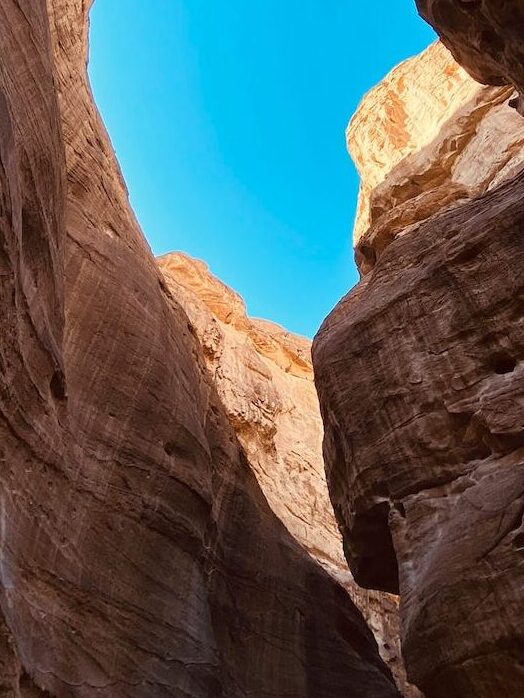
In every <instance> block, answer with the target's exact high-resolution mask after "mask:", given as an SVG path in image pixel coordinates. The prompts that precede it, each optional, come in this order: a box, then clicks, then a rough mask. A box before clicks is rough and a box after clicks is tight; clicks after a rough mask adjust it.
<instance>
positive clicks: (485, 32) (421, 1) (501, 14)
mask: <svg viewBox="0 0 524 698" xmlns="http://www.w3.org/2000/svg"><path fill="white" fill-rule="evenodd" d="M416 4H417V7H418V9H419V12H420V14H421V15H422V16H423V17H424V18H425V19H426V20H427V21H428V22H429V23H430V24H432V25H433V27H434V28H435V29H436V31H437V32H438V33H439V35H440V37H441V38H442V40H443V41H444V43H445V44H446V46H448V48H449V49H450V50H451V51H452V53H453V55H454V56H455V58H456V60H457V61H458V62H459V63H460V64H461V65H463V66H464V67H465V68H466V69H467V70H468V71H469V73H470V75H472V76H473V77H474V78H475V79H476V80H478V81H479V82H482V83H485V84H487V85H507V84H510V85H513V86H514V87H515V88H517V90H518V92H519V98H518V99H517V100H516V103H515V106H516V107H517V109H518V110H519V111H520V112H521V113H523V114H524V102H523V98H522V95H523V94H524V91H523V87H524V45H523V43H522V36H523V33H524V5H523V4H522V2H521V1H520V0H416Z"/></svg>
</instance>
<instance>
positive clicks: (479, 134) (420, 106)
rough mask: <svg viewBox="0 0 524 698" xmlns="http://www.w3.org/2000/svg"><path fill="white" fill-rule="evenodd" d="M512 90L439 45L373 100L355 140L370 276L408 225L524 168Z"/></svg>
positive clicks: (361, 245)
mask: <svg viewBox="0 0 524 698" xmlns="http://www.w3.org/2000/svg"><path fill="white" fill-rule="evenodd" d="M513 93H514V91H513V89H512V88H511V87H510V88H508V87H502V88H494V87H483V86H482V85H479V84H478V83H477V82H475V81H474V80H473V79H472V78H470V77H469V76H468V75H467V73H466V72H465V71H464V70H463V69H462V68H460V66H458V65H457V64H456V63H455V61H454V60H453V58H452V56H451V55H450V53H449V52H448V51H447V49H446V48H445V47H444V46H443V45H442V44H441V43H440V42H437V43H436V44H433V45H432V46H430V47H429V48H428V49H427V50H426V51H424V52H423V53H422V54H421V55H420V56H416V57H415V58H412V59H410V60H408V61H406V62H405V63H402V64H401V65H400V66H398V67H397V68H395V69H394V70H393V71H392V72H391V73H390V74H389V75H388V76H387V77H386V78H385V79H384V81H383V82H382V83H380V85H378V87H376V88H375V89H373V90H371V92H370V93H369V94H368V95H367V96H366V97H365V98H364V100H363V102H362V104H361V105H360V107H359V109H358V111H357V113H356V114H355V116H354V117H353V119H352V120H351V122H350V124H349V127H348V131H347V140H348V148H349V151H350V153H351V155H352V157H353V159H354V160H355V163H356V165H357V168H358V170H359V174H360V177H361V185H360V195H359V204H358V211H357V219H356V223H355V232H354V243H355V247H356V256H357V262H358V264H359V267H360V270H361V272H362V273H366V272H367V271H369V270H370V269H371V268H372V267H373V265H374V264H375V263H376V260H377V258H378V257H379V256H380V254H381V253H382V252H383V250H384V249H385V248H386V247H387V246H388V245H389V244H390V242H391V241H392V240H394V239H395V237H397V236H398V235H402V234H405V232H406V231H407V230H409V226H411V225H414V224H416V223H419V222H421V221H423V220H425V219H427V218H429V217H431V216H432V215H434V213H435V212H436V211H442V210H444V209H445V208H451V207H452V206H455V205H458V204H460V203H461V202H464V201H465V200H467V199H471V198H474V197H476V196H479V195H480V194H483V193H484V192H486V191H489V190H490V189H492V188H494V187H496V186H498V185H499V184H500V183H501V182H503V181H505V180H507V179H510V178H511V177H512V176H515V174H516V173H517V172H518V171H520V170H521V169H522V168H523V167H524V121H523V120H522V118H521V117H520V116H519V115H518V114H517V113H516V112H515V110H513V109H511V107H510V106H509V102H510V98H511V96H512V94H513Z"/></svg>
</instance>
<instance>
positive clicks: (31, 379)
mask: <svg viewBox="0 0 524 698" xmlns="http://www.w3.org/2000/svg"><path fill="white" fill-rule="evenodd" d="M88 4H89V3H85V2H80V1H79V0H55V1H54V2H49V3H46V2H44V1H43V0H3V1H2V2H1V3H0V56H1V59H2V64H1V70H0V242H1V244H0V305H1V311H2V335H1V341H0V350H1V351H0V362H1V363H0V365H1V374H0V462H1V469H0V580H1V593H0V603H1V609H2V613H3V616H4V619H5V624H2V626H1V627H0V669H1V671H2V674H1V676H0V681H1V683H0V685H2V689H3V692H4V693H5V695H13V696H16V697H17V698H19V696H24V697H27V696H38V695H42V696H44V695H45V696H53V697H56V698H71V697H75V698H77V697H78V698H93V697H94V696H97V697H99V698H104V697H107V698H124V697H126V698H128V697H129V698H146V697H148V698H150V697H152V696H155V697H156V696H158V697H160V696H176V697H177V698H179V697H180V698H182V697H184V696H191V698H211V697H212V696H213V697H217V698H218V697H219V696H223V697H224V698H226V697H227V698H237V697H238V698H241V697H243V696H248V695H249V696H274V697H275V698H281V697H282V696H296V697H297V698H300V697H302V696H304V698H305V697H306V696H315V698H323V697H325V698H336V697H337V696H340V698H342V697H344V698H345V697H346V696H348V695H351V696H355V697H357V698H358V697H362V698H372V697H373V696H376V697H377V698H381V697H386V696H395V695H398V692H397V690H396V689H395V687H394V684H393V681H392V678H391V675H390V673H389V671H388V670H387V668H386V666H385V664H384V663H383V662H382V661H381V659H380V657H379V654H378V651H377V646H376V643H375V641H374V639H373V637H372V635H371V632H370V631H369V629H368V628H367V626H366V624H365V622H364V620H363V618H362V616H361V615H360V613H359V612H358V611H357V610H356V608H355V607H354V605H353V604H352V602H351V600H350V598H349V596H348V594H347V592H346V591H345V590H344V589H343V588H342V587H341V586H340V585H339V584H337V583H336V582H335V581H334V580H333V578H332V576H330V575H329V574H328V573H327V572H326V571H325V570H323V569H322V567H321V566H320V565H319V564H318V563H317V562H316V561H315V560H314V559H313V558H312V557H311V556H310V555H309V554H308V553H307V551H306V550H304V548H302V547H301V546H300V545H299V544H298V543H297V541H296V540H295V539H294V538H293V537H292V536H291V535H290V533H289V532H288V530H287V529H286V527H285V526H284V525H283V523H282V522H281V521H280V520H279V519H278V518H277V516H276V515H275V514H274V512H273V511H272V510H271V508H270V507H269V505H268V503H267V501H266V499H265V497H264V495H263V493H262V491H261V489H260V486H259V484H258V483H257V481H256V478H255V476H254V474H253V472H252V470H251V467H250V463H249V461H248V459H247V457H246V454H245V452H244V450H243V448H242V446H241V444H240V443H239V441H238V439H237V436H236V434H235V431H234V429H233V427H232V425H231V423H230V421H229V419H228V414H227V411H226V409H225V407H224V405H223V403H222V401H221V399H220V397H219V395H218V393H217V390H216V388H215V386H214V384H213V382H212V380H211V379H210V377H209V375H208V372H207V369H206V365H205V360H204V356H203V352H202V348H201V346H200V344H199V343H198V341H197V339H196V337H195V336H194V330H193V329H192V326H191V325H190V323H189V322H188V317H187V315H186V313H185V311H184V310H183V309H182V307H181V306H180V305H179V303H178V302H177V300H176V298H175V297H174V296H173V295H172V293H171V292H170V291H169V289H168V288H167V285H166V283H165V281H164V279H163V278H162V276H161V275H160V273H159V271H158V269H157V267H156V264H155V261H154V259H153V257H152V256H151V253H150V251H149V249H148V247H147V244H146V243H145V241H144V238H143V236H142V233H141V231H140V229H139V227H138V224H137V222H136V220H135V218H134V216H133V214H132V212H131V210H130V208H129V204H128V200H127V193H126V189H125V185H124V183H123V181H122V178H121V175H120V173H119V170H118V165H117V163H116V161H115V158H114V154H113V151H112V148H111V145H110V142H109V139H108V137H107V134H106V133H105V130H104V128H103V126H102V124H101V122H100V119H99V116H98V114H97V112H96V109H95V107H94V105H93V102H92V99H91V93H90V90H89V86H88V83H87V79H86V71H85V63H86V55H87V41H86V39H87V9H88V8H87V5H88ZM48 13H49V14H48Z"/></svg>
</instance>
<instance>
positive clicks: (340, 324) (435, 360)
mask: <svg viewBox="0 0 524 698" xmlns="http://www.w3.org/2000/svg"><path fill="white" fill-rule="evenodd" d="M420 5H424V7H425V8H429V9H427V11H428V12H429V13H430V14H431V13H432V14H431V17H432V18H433V20H434V22H435V25H436V26H437V27H440V26H441V25H443V32H444V33H445V32H446V31H447V26H448V25H447V22H448V19H449V20H450V21H451V20H452V19H453V18H455V16H456V14H455V13H458V14H460V15H461V16H465V15H464V13H468V12H469V13H481V15H482V16H483V17H484V16H485V17H487V16H488V14H489V13H488V7H489V8H492V9H493V11H494V12H495V10H496V8H495V3H489V2H487V1H486V2H481V1H479V2H472V3H465V2H464V3H459V2H438V0H436V1H435V2H433V3H430V2H429V3H422V2H421V3H420ZM515 5H517V3H498V4H497V7H499V8H500V14H499V19H501V20H502V19H504V20H506V19H507V20H508V21H509V19H510V18H509V14H508V8H509V7H510V6H513V7H514V10H515V15H514V21H515V25H516V26H518V17H519V11H518V9H517V8H516V7H515ZM452 6H453V8H452ZM502 6H503V7H502ZM448 9H449V13H448ZM486 13H488V14H486ZM467 16H468V17H470V18H471V14H469V15H467ZM453 21H454V19H453ZM453 26H455V25H453ZM462 29H463V30H464V31H470V29H471V27H470V24H468V23H466V20H464V24H463V26H462ZM499 29H500V31H503V28H501V25H500V24H497V29H496V30H497V31H499ZM450 31H452V33H453V31H454V29H453V30H450ZM471 31H473V30H472V29H471ZM493 31H495V28H494V29H493ZM468 36H471V34H468ZM513 38H514V37H513ZM513 38H512V35H511V34H510V35H508V38H507V42H506V45H505V52H502V53H501V54H500V56H499V59H500V61H501V62H502V63H504V65H506V66H509V65H510V64H511V63H512V60H518V53H516V54H513V53H512V51H513V48H512V47H513V43H512V41H513ZM461 41H462V40H461V35H460V34H456V42H457V44H456V46H458V48H456V50H455V54H456V55H457V56H458V57H460V50H462V49H463V50H464V51H465V52H466V54H467V55H470V54H469V53H468V46H469V44H468V43H467V41H466V40H464V43H463V44H462V43H461ZM459 49H460V50H459ZM482 53H483V52H482V51H480V54H479V55H482ZM512 57H513V58H512ZM474 58H475V57H474V56H473V54H471V61H473V60H474ZM464 63H465V65H466V67H468V68H469V69H470V70H471V64H470V63H469V62H468V60H464ZM436 67H438V73H436V74H435V68H436ZM428 70H430V71H431V74H430V75H429V76H428V75H427V72H426V71H428ZM472 72H473V71H472ZM501 75H502V73H501ZM509 75H510V72H509V68H508V71H507V73H504V76H506V77H505V79H504V80H501V81H500V82H501V83H508V82H511V83H512V85H511V86H510V87H509V88H508V87H507V86H501V87H495V88H493V87H481V86H476V85H475V84H474V83H472V81H471V80H470V78H469V77H468V76H467V75H466V74H465V73H464V72H463V71H462V70H461V69H459V68H458V67H457V66H455V65H453V63H452V62H451V60H450V59H449V58H448V57H447V56H446V54H445V52H444V49H443V48H442V47H441V46H439V45H436V46H434V47H431V48H430V49H429V50H428V51H427V52H426V53H425V54H423V55H422V57H420V58H418V59H414V61H411V62H409V63H407V64H404V65H403V66H401V67H400V68H398V69H397V70H396V71H394V72H393V73H392V74H391V75H390V76H389V77H388V78H387V79H386V81H385V83H384V84H383V85H382V86H380V87H379V88H378V90H375V91H374V92H372V93H371V94H370V95H369V96H368V97H367V98H366V100H365V101H364V103H363V106H362V111H361V113H360V114H357V116H356V117H355V119H354V120H353V122H352V124H351V126H350V128H349V132H348V133H349V141H350V147H351V150H352V152H353V153H355V154H356V158H357V164H358V166H359V169H360V172H361V175H362V176H363V184H362V193H361V202H360V216H359V218H358V220H357V231H356V247H357V260H358V262H359V264H360V268H361V272H362V274H363V278H362V280H361V282H360V283H359V285H358V286H357V287H356V288H355V289H353V290H352V291H351V292H350V293H349V294H348V295H347V296H346V297H345V298H344V299H342V301H341V302H340V303H339V304H338V306H337V307H336V308H335V309H334V310H333V312H332V313H331V314H330V316H329V317H328V318H327V319H326V321H325V322H324V324H323V326H322V328H321V329H320V331H319V333H318V335H317V337H316V338H315V341H314V345H313V362H314V366H315V373H316V384H317V388H318V392H319V396H320V404H321V411H322V415H323V420H324V426H325V440H324V454H325V459H326V468H327V477H328V485H329V489H330V495H331V500H332V502H333V504H334V507H335V513H336V517H337V520H338V522H339V525H340V527H341V530H342V532H343V535H344V539H345V550H346V555H347V558H348V560H349V562H350V566H351V569H352V571H353V573H354V576H355V579H356V580H357V582H359V583H360V584H361V585H363V586H365V587H367V588H373V589H382V590H386V591H390V592H398V591H399V592H400V596H401V625H402V642H403V654H404V659H405V662H406V665H407V671H408V678H409V679H410V680H411V681H413V682H414V683H415V684H417V685H418V687H419V688H420V689H421V690H422V691H423V692H424V694H425V695H426V696H427V698H455V697H456V698H469V697H471V698H499V697H500V696H510V697H511V698H518V697H519V696H522V695H524V635H523V631H522V625H523V620H524V618H523V608H524V607H523V606H522V598H523V590H524V565H523V564H522V562H523V558H522V555H523V549H524V546H523V540H524V521H523V513H524V479H523V478H524V370H523V365H524V364H523V360H524V334H523V328H524V322H523V317H524V303H523V299H524V276H523V271H522V270H523V268H524V267H523V263H524V239H523V237H522V230H523V226H524V204H523V201H524V197H523V194H524V174H523V173H522V135H523V130H522V129H523V126H522V124H523V122H522V118H521V117H520V116H519V114H518V113H517V112H516V111H515V110H513V109H512V108H511V106H510V105H509V103H508V102H509V99H510V98H511V96H512V93H513V91H514V87H516V88H517V89H520V88H521V87H522V83H519V82H518V81H517V79H516V78H515V75H516V73H515V72H513V73H512V76H513V77H512V79H511V80H510V79H509ZM478 77H480V76H478ZM487 77H489V76H488V75H486V74H483V78H484V81H485V82H494V81H492V80H487V79H486V78H487ZM419 80H421V81H422V82H417V81H419ZM439 80H441V81H442V89H439V88H438V83H439ZM428 87H429V89H428ZM392 94H394V95H395V97H394V98H392V97H391V95H392ZM430 95H434V99H431V97H430ZM428 99H429V101H430V104H429V106H428ZM404 100H406V101H407V102H408V103H406V104H405V103H404ZM417 100H420V101H419V102H418V103H417ZM392 105H393V107H394V108H393V107H392ZM372 110H374V111H378V114H379V118H378V119H377V120H376V122H375V124H374V125H372V126H371V128H372V129H377V130H378V131H379V133H378V135H376V137H375V136H374V134H373V131H372V133H371V135H370V134H369V133H367V135H366V129H368V128H369V127H370V126H369V124H371V122H372V119H371V114H372V113H373V112H372ZM418 111H420V115H421V118H420V119H416V118H415V117H416V114H417V113H418ZM421 124H422V126H423V128H421ZM381 129H384V131H381ZM362 134H364V140H362V138H363V136H362ZM375 142H376V143H378V146H377V154H376V156H375V154H374V150H373V148H374V143H375Z"/></svg>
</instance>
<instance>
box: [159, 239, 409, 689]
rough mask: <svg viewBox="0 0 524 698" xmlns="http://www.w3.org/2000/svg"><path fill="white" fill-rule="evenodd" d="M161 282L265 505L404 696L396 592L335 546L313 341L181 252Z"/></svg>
mask: <svg viewBox="0 0 524 698" xmlns="http://www.w3.org/2000/svg"><path fill="white" fill-rule="evenodd" d="M158 263H159V266H160V269H161V270H162V272H163V274H164V278H165V281H166V283H167V286H168V288H169V289H170V290H171V292H172V293H173V295H174V297H176V298H177V300H178V301H179V302H180V303H181V305H182V306H183V308H184V310H185V311H186V312H187V314H188V317H189V319H190V321H191V324H192V326H193V327H194V329H195V332H196V334H197V336H198V337H199V339H200V341H201V344H202V347H203V350H204V356H205V359H206V365H207V369H208V371H209V373H210V375H211V376H212V378H213V382H214V385H215V386H216V388H217V390H218V394H219V396H220V399H221V401H222V404H223V405H224V407H225V409H226V411H227V415H228V419H229V422H230V423H231V424H232V425H233V428H234V430H235V433H236V436H237V438H238V439H239V441H240V443H241V445H242V448H243V450H244V453H245V454H246V456H247V458H248V461H249V464H250V467H251V470H252V471H253V473H254V474H255V477H256V479H257V481H258V484H259V485H260V488H261V489H262V492H263V493H264V496H265V497H266V498H267V500H268V502H269V504H270V506H271V509H272V510H273V511H274V512H275V514H276V515H277V516H278V518H279V519H280V520H281V521H282V522H283V523H284V525H285V526H286V528H287V530H288V531H289V532H290V533H291V535H292V536H293V537H294V538H295V540H297V541H298V542H299V543H300V544H301V545H302V546H303V547H304V548H305V549H306V550H307V551H308V552H309V553H310V554H311V555H312V556H313V557H314V558H315V559H316V560H318V562H319V563H320V564H321V565H322V566H323V567H324V569H326V571H327V572H329V574H330V575H331V576H332V577H334V578H335V579H336V580H337V581H338V582H340V583H341V584H342V585H343V586H344V587H345V589H346V590H347V591H348V592H349V594H350V596H351V598H352V599H353V601H354V603H355V604H356V606H357V607H358V608H359V609H360V610H361V612H362V613H363V615H364V618H365V619H366V621H367V622H368V624H369V625H370V627H371V628H372V629H373V631H374V634H375V637H376V639H377V642H378V644H379V648H380V652H381V655H382V657H383V658H384V659H385V661H386V662H387V664H388V665H389V667H390V668H391V670H392V672H393V674H394V675H395V678H396V679H397V683H398V685H399V686H400V688H401V690H402V692H403V694H404V695H405V696H414V695H418V693H416V692H415V689H414V688H413V687H410V686H409V685H407V683H406V678H405V673H404V668H403V664H402V661H401V658H400V657H401V652H400V637H399V627H398V607H397V600H396V598H395V597H393V596H390V595H388V594H383V593H377V592H373V591H367V590H365V589H361V588H360V587H358V586H357V584H355V582H354V581H353V579H352V577H351V574H350V572H349V570H348V567H347V563H346V560H345V559H344V555H343V552H342V542H341V536H340V532H339V530H338V527H337V525H336V522H335V517H334V515H333V508H332V506H331V503H330V501H329V496H328V491H327V486H326V481H325V475H324V463H323V459H322V433H323V429H322V422H321V418H320V411H319V406H318V398H317V395H316V391H315V386H314V383H313V368H312V365H311V343H310V342H309V341H308V340H306V339H304V338H301V337H297V336H295V335H292V334H290V333H289V332H286V331H285V330H283V329H282V328H281V327H279V326H278V325H274V324H272V323H269V322H266V321H263V320H257V319H253V318H250V317H248V316H247V314H246V308H245V304H244V302H243V300H242V299H241V298H240V296H238V295H237V294H236V293H234V292H233V291H232V290H231V289H229V288H228V287H227V286H225V285H224V284H223V283H221V282H220V281H219V280H218V279H216V278H215V277H214V276H213V275H212V274H211V273H210V272H209V269H208V268H207V266H206V265H205V264H204V263H202V262H200V261H198V260H195V259H191V258H190V257H188V256H187V255H184V254H181V253H172V254H168V255H165V256H164V257H161V258H159V260H158Z"/></svg>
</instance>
